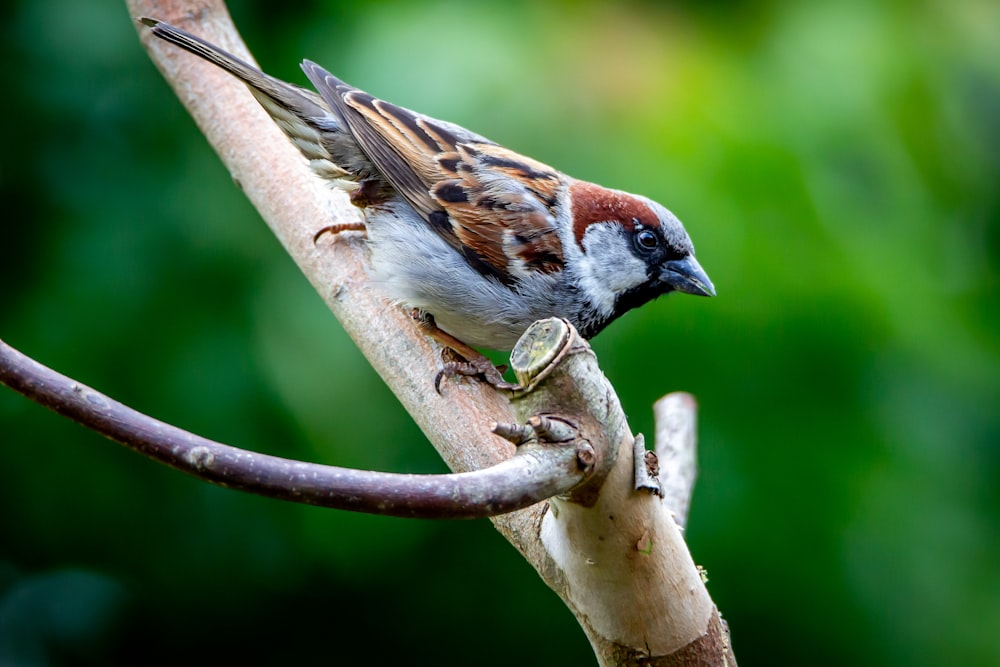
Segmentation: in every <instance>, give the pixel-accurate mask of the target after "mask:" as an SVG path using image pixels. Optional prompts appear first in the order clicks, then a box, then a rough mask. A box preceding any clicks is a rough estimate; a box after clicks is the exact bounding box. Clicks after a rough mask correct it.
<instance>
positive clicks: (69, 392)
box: [0, 340, 590, 519]
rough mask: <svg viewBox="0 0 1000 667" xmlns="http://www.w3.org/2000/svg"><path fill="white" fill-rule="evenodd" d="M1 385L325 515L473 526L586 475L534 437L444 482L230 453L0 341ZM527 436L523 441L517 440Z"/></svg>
mask: <svg viewBox="0 0 1000 667" xmlns="http://www.w3.org/2000/svg"><path fill="white" fill-rule="evenodd" d="M0 383H2V384H5V385H7V386H8V387H10V388H11V389H13V390H14V391H16V392H18V393H20V394H22V395H24V396H26V397H27V398H30V399H31V400H33V401H35V402H36V403H40V404H42V405H44V406H46V407H48V408H50V409H52V410H53V411H55V412H57V413H59V414H61V415H63V416H65V417H69V418H70V419H72V420H74V421H76V422H78V423H80V424H82V425H84V426H86V427H88V428H90V429H92V430H94V431H97V432H98V433H100V434H101V435H104V436H107V437H108V438H110V439H112V440H114V441H115V442H118V443H120V444H122V445H125V446H126V447H128V448H129V449H132V450H135V451H137V452H139V453H140V454H144V455H146V456H148V457H150V458H152V459H154V460H157V461H160V462H162V463H165V464H167V465H169V466H170V467H172V468H176V469H177V470H180V471H182V472H186V473H188V474H191V475H194V476H196V477H199V478H200V479H203V480H205V481H208V482H211V483H213V484H218V485H219V486H225V487H229V488H233V489H239V490H241V491H249V492H251V493H256V494H258V495H262V496H267V497H269V498H277V499H280V500H291V501H294V502H299V503H305V504H307V505H318V506H321V507H331V508H334V509H343V510H351V511H356V512H366V513H369V514H382V515H388V516H400V517H414V518H424V519H478V518H483V517H490V516H495V515H497V514H502V513H505V512H511V511H513V510H518V509H522V508H524V507H528V506H529V505H534V504H535V503H538V502H541V501H543V500H546V499H548V498H550V497H552V496H553V495H557V494H561V493H566V492H568V491H569V490H570V489H572V488H573V487H574V486H576V485H577V484H579V483H580V482H581V481H582V480H583V479H584V478H585V477H586V476H587V474H588V473H589V470H590V469H589V468H588V467H586V466H583V465H581V464H580V459H579V456H578V454H577V452H576V450H575V448H574V447H572V446H569V447H567V446H562V445H559V444H548V443H540V442H539V438H537V437H534V434H535V431H532V430H531V429H528V431H529V434H530V436H531V437H530V439H527V442H525V443H524V444H522V445H520V446H519V447H518V449H517V453H516V454H515V455H514V456H513V457H512V458H510V459H508V460H506V461H503V462H501V463H498V464H497V465H495V466H492V467H490V468H485V469H483V470H477V471H473V472H466V473H460V474H451V475H406V474H396V473H383V472H372V471H367V470H354V469H351V468H337V467H334V466H324V465H318V464H315V463H304V462H301V461H290V460H288V459H283V458H279V457H276V456H268V455H266V454H257V453H254V452H249V451H247V450H244V449H238V448H236V447H229V446H227V445H223V444H221V443H218V442H214V441H212V440H208V439H207V438H202V437H200V436H197V435H194V434H193V433H189V432H187V431H184V430H182V429H179V428H177V427H175V426H171V425H170V424H165V423H164V422H161V421H158V420H156V419H153V418H152V417H148V416H146V415H144V414H142V413H140V412H137V411H136V410H133V409H131V408H129V407H127V406H125V405H122V404H121V403H119V402H117V401H114V400H112V399H110V398H108V397H107V396H105V395H103V394H101V393H99V392H97V391H94V390H93V389H91V388H90V387H87V386H84V385H82V384H80V383H78V382H76V381H74V380H72V379H70V378H68V377H66V376H64V375H61V374H59V373H57V372H55V371H53V370H51V369H49V368H47V367H45V366H43V365H42V364H40V363H38V362H37V361H34V360H33V359H30V358H28V357H26V356H25V355H23V354H21V353H20V352H18V351H17V350H15V349H14V348H12V347H10V346H9V345H7V344H6V343H4V342H3V341H2V340H0ZM526 435H528V434H526Z"/></svg>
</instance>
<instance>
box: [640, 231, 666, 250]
mask: <svg viewBox="0 0 1000 667" xmlns="http://www.w3.org/2000/svg"><path fill="white" fill-rule="evenodd" d="M635 243H636V245H637V246H638V247H639V249H640V250H654V249H656V247H657V246H659V245H660V237H659V236H657V235H656V233H655V232H653V231H651V230H649V229H640V230H639V231H638V232H636V235H635Z"/></svg>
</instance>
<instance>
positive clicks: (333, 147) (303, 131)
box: [139, 18, 368, 184]
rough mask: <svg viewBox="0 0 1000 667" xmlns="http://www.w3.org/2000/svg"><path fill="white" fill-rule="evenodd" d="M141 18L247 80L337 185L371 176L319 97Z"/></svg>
mask: <svg viewBox="0 0 1000 667" xmlns="http://www.w3.org/2000/svg"><path fill="white" fill-rule="evenodd" d="M139 20H140V22H141V23H142V24H143V25H146V26H149V28H150V32H152V33H153V34H154V35H156V36H157V37H159V38H160V39H163V40H165V41H167V42H170V43H171V44H174V45H176V46H179V47H181V48H182V49H184V50H185V51H188V52H190V53H193V54H194V55H196V56H198V57H200V58H203V59H204V60H207V61H208V62H210V63H212V64H214V65H217V66H218V67H221V68H222V69H224V70H225V71H227V72H229V73H230V74H232V75H233V76H235V77H236V78H237V79H239V80H240V81H242V82H243V83H245V84H246V85H247V87H248V88H249V90H250V92H251V93H252V94H253V96H254V97H255V98H256V99H257V101H258V102H260V105H261V106H262V107H264V110H265V111H267V113H268V114H269V115H270V116H271V118H272V119H273V120H274V122H275V123H276V124H277V125H278V127H280V128H281V130H282V131H283V132H284V133H285V135H286V136H287V137H288V138H289V139H290V140H291V142H292V143H293V144H294V145H295V146H296V147H297V148H298V149H299V150H300V151H301V152H302V154H303V155H304V156H305V157H306V159H308V160H309V164H310V166H311V167H312V169H313V171H315V172H316V173H317V174H318V175H319V176H321V177H323V178H326V179H331V180H333V181H334V182H335V183H337V184H340V183H339V182H340V181H342V179H350V180H356V179H358V178H362V177H366V176H368V174H365V173H363V172H364V171H366V170H365V169H364V167H365V166H366V163H367V160H366V159H365V158H364V157H363V154H362V153H361V151H360V150H359V149H358V147H357V144H356V143H355V142H354V140H353V137H351V135H350V132H349V130H347V129H346V128H345V127H344V124H343V122H342V121H341V120H340V119H339V117H338V116H337V115H336V114H334V113H333V112H332V111H331V110H330V108H329V107H328V106H327V104H326V102H324V101H323V99H322V98H321V97H320V96H319V95H317V94H316V93H313V92H312V91H309V90H305V89H304V88H300V87H298V86H295V85H292V84H290V83H285V82H284V81H281V80H279V79H275V78H274V77H272V76H268V75H267V74H265V73H264V72H262V71H260V70H259V69H258V68H256V67H254V66H253V65H251V64H249V63H247V62H245V61H243V60H241V59H240V58H237V57H236V56H234V55H233V54H231V53H228V52H227V51H225V50H223V49H221V48H219V47H218V46H216V45H214V44H212V43H210V42H207V41H205V40H203V39H201V38H200V37H197V36H195V35H192V34H191V33H189V32H187V31H185V30H181V29H180V28H177V27H175V26H172V25H170V24H169V23H165V22H163V21H159V20H157V19H152V18H142V19H139Z"/></svg>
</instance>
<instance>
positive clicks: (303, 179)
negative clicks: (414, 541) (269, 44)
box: [127, 0, 735, 665]
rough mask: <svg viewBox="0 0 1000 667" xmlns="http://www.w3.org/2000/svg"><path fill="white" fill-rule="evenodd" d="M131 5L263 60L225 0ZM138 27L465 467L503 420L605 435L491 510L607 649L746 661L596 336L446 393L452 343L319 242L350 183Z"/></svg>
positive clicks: (212, 134)
mask: <svg viewBox="0 0 1000 667" xmlns="http://www.w3.org/2000/svg"><path fill="white" fill-rule="evenodd" d="M127 4H128V7H129V11H130V12H131V13H132V16H133V17H134V18H138V17H140V16H152V17H156V18H159V19H162V20H166V21H168V22H171V23H175V24H178V25H180V26H181V27H183V28H185V29H187V30H189V31H191V32H194V33H195V34H198V35H199V36H201V37H203V38H205V39H208V40H209V41H212V42H214V43H216V44H219V45H220V46H222V47H223V48H225V49H227V50H229V51H230V52H232V53H234V54H236V55H238V56H240V57H242V58H244V59H246V60H248V61H251V62H252V58H251V56H250V55H249V53H248V52H247V50H246V48H245V47H244V45H243V44H242V42H241V41H240V39H239V37H238V35H237V33H236V31H235V28H234V27H233V25H232V23H231V20H230V18H229V15H228V12H227V10H226V8H225V6H224V4H223V3H222V2H221V1H220V0H198V1H194V0H187V1H183V0H127ZM139 34H140V39H141V40H142V41H143V43H144V45H145V46H146V48H147V50H148V51H149V53H150V55H151V57H152V59H153V61H154V62H155V63H156V65H157V67H158V68H159V69H160V71H161V72H162V73H163V75H164V76H165V78H166V79H167V80H168V81H169V82H170V83H171V85H172V86H173V87H174V89H175V91H176V92H177V94H178V97H179V98H180V99H181V101H182V102H183V103H184V104H185V106H186V107H187V108H188V110H189V112H190V113H191V115H192V116H193V117H194V118H195V120H196V122H197V123H198V125H199V127H200V128H201V129H202V132H203V133H204V134H205V136H206V137H207V138H208V140H209V142H210V143H211V144H212V146H213V147H214V148H215V150H216V151H217V152H218V154H219V155H220V157H221V158H222V160H223V162H224V163H225V164H226V166H227V168H228V169H229V170H230V173H231V174H232V177H233V179H234V180H235V181H236V183H237V184H238V185H239V186H240V187H241V188H242V189H243V190H244V192H245V193H246V195H247V196H248V197H249V198H250V200H251V202H252V203H253V204H254V206H255V207H256V208H257V210H258V211H259V212H260V213H261V215H262V217H263V218H264V220H265V221H266V222H267V223H268V225H269V226H270V227H271V229H272V230H273V231H274V233H275V234H276V235H277V237H278V238H279V240H280V241H281V242H282V244H283V245H284V246H285V248H286V249H287V251H288V252H289V254H290V255H291V256H292V257H293V259H295V261H296V262H297V263H298V265H299V266H300V268H301V269H302V271H303V273H304V274H305V275H306V276H307V278H308V279H309V280H310V282H311V283H312V284H313V286H314V287H315V288H316V289H317V291H318V292H319V293H320V294H321V296H322V297H323V298H324V300H325V301H326V303H327V304H328V306H329V307H330V309H331V310H332V311H333V313H334V314H335V315H336V316H337V318H338V319H339V320H340V321H341V323H342V324H343V326H344V328H345V330H346V331H347V332H348V334H349V335H350V336H351V337H352V338H353V339H354V341H355V342H356V343H357V344H358V346H359V348H360V349H361V351H362V352H363V353H364V354H365V356H366V357H367V358H368V359H369V361H370V362H371V364H372V366H373V367H374V368H375V369H376V371H377V372H378V373H379V374H380V375H381V376H382V378H383V379H384V380H385V382H386V383H387V384H388V385H389V387H390V388H391V389H392V390H393V391H394V392H395V393H396V395H397V396H398V397H399V399H400V401H401V402H402V403H403V405H404V407H405V408H406V409H407V410H408V411H409V412H410V414H411V415H412V416H413V417H414V419H415V420H416V422H417V423H418V424H419V425H420V427H421V429H422V430H423V432H424V433H425V435H426V436H427V437H428V439H429V440H430V441H431V442H432V443H433V444H434V446H435V447H436V448H437V450H438V452H439V453H440V454H441V456H442V458H443V459H444V460H445V462H446V463H447V464H448V466H449V467H450V468H451V469H452V470H453V471H456V472H466V471H472V470H479V469H482V468H487V467H490V466H493V465H496V464H498V463H500V462H502V461H505V460H507V459H510V458H511V456H512V455H513V454H514V451H515V447H514V445H513V444H511V443H510V442H508V441H506V440H504V439H502V438H499V437H497V436H496V435H494V434H493V433H491V432H490V427H491V425H492V424H493V423H495V422H499V423H523V422H525V421H529V420H531V419H536V420H537V419H539V417H538V416H539V415H552V416H553V417H551V418H550V419H549V422H550V423H551V424H554V423H555V422H559V423H560V424H561V426H559V427H558V428H554V431H558V432H560V433H561V432H565V433H567V434H569V437H571V438H572V440H573V441H574V442H575V443H576V445H577V446H581V445H587V446H588V447H590V448H591V449H592V451H593V456H594V470H595V472H594V474H593V475H592V477H591V478H590V479H589V480H588V481H587V482H586V483H584V484H583V485H581V486H580V487H578V488H576V489H574V490H573V491H572V492H570V493H569V494H568V495H566V496H565V497H562V498H555V499H553V500H552V501H551V502H550V503H548V504H544V503H543V504H538V505H534V506H532V507H530V508H528V509H524V510H520V511H516V512H512V513H510V514H505V515H502V516H499V517H495V518H494V519H492V521H493V522H494V524H495V526H496V527H497V529H498V530H499V531H500V532H501V533H502V534H503V535H504V536H505V537H506V538H507V539H508V540H509V541H510V542H511V543H512V544H513V545H514V546H515V547H516V548H517V549H518V550H519V551H520V552H521V553H522V554H523V555H524V557H525V558H526V559H527V560H528V562H530V563H531V564H532V565H533V566H534V567H535V569H536V570H537V571H538V572H539V574H540V575H541V576H542V578H543V579H544V580H545V581H546V583H547V584H548V585H549V586H550V587H552V588H553V589H554V590H555V591H556V592H557V593H558V594H559V595H560V596H561V598H562V599H563V600H564V601H565V602H566V604H567V606H568V607H569V608H570V609H571V610H572V611H573V613H574V614H575V615H576V617H577V619H578V620H579V621H580V623H581V625H582V626H583V628H584V630H585V631H586V633H587V635H588V637H589V638H590V640H591V643H592V645H593V646H594V649H595V652H596V654H597V656H598V659H599V661H600V663H601V664H602V665H640V664H642V665H735V659H734V657H733V653H732V650H731V648H730V645H729V635H728V630H727V628H726V627H725V624H724V623H723V622H722V621H721V618H720V617H719V614H718V611H717V610H716V608H715V606H714V605H713V604H712V601H711V599H710V597H709V596H708V593H707V591H706V590H705V587H704V584H703V582H702V580H701V577H700V575H699V572H698V570H697V568H696V567H695V565H694V562H693V561H692V559H691V556H690V554H689V553H688V550H687V547H686V545H685V544H684V542H683V539H682V537H681V532H680V529H679V527H678V524H677V523H675V521H674V520H673V517H672V514H671V511H670V510H671V509H673V510H675V511H676V510H678V508H677V507H673V508H670V507H668V506H667V505H666V504H665V503H664V501H663V500H662V499H661V498H660V497H659V496H658V495H655V494H652V493H649V492H647V491H645V490H638V491H637V490H636V489H635V485H634V467H633V456H634V453H633V452H634V450H633V444H634V440H633V437H632V435H631V433H630V431H629V429H628V425H627V423H626V420H625V417H624V414H623V413H622V411H621V406H620V405H619V403H618V399H617V397H616V396H615V394H614V391H613V388H612V387H611V386H610V385H609V384H608V383H607V380H606V379H605V378H604V376H603V374H601V372H600V369H599V368H598V366H597V363H596V359H595V358H594V356H593V354H592V352H591V351H590V349H589V346H588V345H587V344H586V342H585V341H582V340H581V339H579V338H578V337H577V336H576V335H575V333H571V335H570V336H569V337H568V338H567V339H566V341H565V349H564V352H565V354H564V355H563V358H562V359H561V363H558V364H556V365H555V366H554V367H553V368H554V370H550V371H546V372H545V373H542V374H541V376H540V377H539V378H537V379H538V382H537V383H536V386H535V387H534V389H533V391H531V392H526V393H523V394H520V395H517V396H516V397H515V398H514V399H513V400H509V399H508V398H507V397H506V396H505V395H503V394H500V393H498V392H495V391H493V390H492V389H491V388H490V387H488V386H486V385H485V384H483V383H479V382H476V381H451V382H448V383H446V385H445V387H444V391H443V395H439V394H437V393H436V392H434V391H433V389H432V387H431V382H432V380H433V378H434V376H435V374H436V372H437V371H438V366H439V363H440V362H439V359H440V348H439V347H438V346H437V345H435V344H434V343H433V342H432V341H430V340H429V339H427V338H425V337H424V336H423V335H421V334H420V333H419V332H418V331H417V330H416V328H415V327H414V326H413V324H412V322H411V321H410V318H409V316H408V315H407V314H405V313H403V312H402V311H400V310H399V309H398V308H395V307H393V306H391V305H390V304H388V303H387V302H386V300H385V299H384V298H383V297H382V295H380V294H379V293H378V292H377V290H376V289H375V288H374V287H373V286H372V285H371V284H370V283H369V282H367V280H366V278H365V276H366V271H365V263H366V262H365V249H364V246H363V244H360V243H358V242H357V241H356V240H351V239H349V238H340V239H338V241H337V242H336V243H333V244H323V245H321V246H319V247H317V246H316V244H314V243H313V235H314V234H315V232H316V231H317V230H319V229H321V228H323V227H325V226H327V225H330V224H342V223H350V222H355V221H357V220H358V213H357V211H356V210H355V209H354V208H353V207H351V205H350V204H349V202H348V200H347V198H346V196H344V195H342V194H340V193H338V192H335V191H332V190H330V189H329V188H326V187H325V186H324V185H323V184H322V183H321V182H319V180H318V179H316V178H315V177H313V175H312V174H311V173H310V171H309V170H308V168H307V166H306V164H305V161H304V159H303V158H302V157H301V156H300V155H299V154H298V152H297V151H296V150H295V149H294V148H293V147H292V146H291V145H290V144H289V143H288V142H287V141H286V140H285V138H284V137H283V136H282V135H281V133H280V131H279V130H278V128H277V127H275V126H274V124H273V123H272V122H271V120H270V119H269V118H268V117H267V115H266V113H265V112H264V111H263V110H262V109H260V107H259V106H257V104H256V102H255V101H254V100H253V99H252V97H251V96H250V95H249V94H248V93H247V91H246V90H245V89H244V88H243V86H242V85H241V84H239V83H238V82H236V81H235V80H233V79H231V78H230V77H228V76H227V75H226V74H224V73H223V72H221V71H220V70H217V69H215V68H214V67H212V66H210V65H209V64H207V63H204V62H201V61H199V60H197V59H196V58H194V57H191V56H189V55H187V54H184V53H182V52H180V51H179V50H177V49H174V48H172V47H170V46H169V45H167V44H165V43H162V42H159V41H157V40H155V39H153V38H152V37H151V36H150V35H149V34H148V32H146V31H145V30H141V29H140V30H139ZM687 494H689V490H688V491H687Z"/></svg>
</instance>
